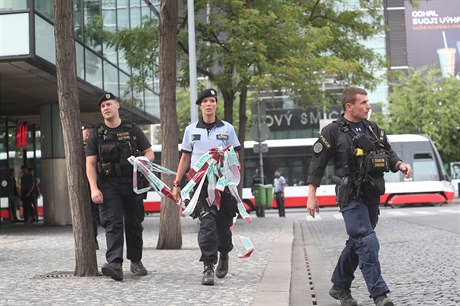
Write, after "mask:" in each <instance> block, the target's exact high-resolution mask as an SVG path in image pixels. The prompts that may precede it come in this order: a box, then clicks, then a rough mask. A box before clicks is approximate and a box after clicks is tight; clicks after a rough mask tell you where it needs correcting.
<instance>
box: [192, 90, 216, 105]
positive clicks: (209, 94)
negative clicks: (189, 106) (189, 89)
mask: <svg viewBox="0 0 460 306" xmlns="http://www.w3.org/2000/svg"><path fill="white" fill-rule="evenodd" d="M207 97H214V98H216V102H217V90H215V89H214V88H208V89H205V90H203V91H202V92H201V93H200V95H199V96H198V99H197V100H196V104H197V105H200V104H201V101H203V99H204V98H207Z"/></svg>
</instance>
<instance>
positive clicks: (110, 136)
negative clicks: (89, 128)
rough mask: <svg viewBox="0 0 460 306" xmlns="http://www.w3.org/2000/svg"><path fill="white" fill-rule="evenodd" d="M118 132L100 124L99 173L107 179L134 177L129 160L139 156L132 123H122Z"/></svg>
mask: <svg viewBox="0 0 460 306" xmlns="http://www.w3.org/2000/svg"><path fill="white" fill-rule="evenodd" d="M120 127H121V128H117V129H116V131H113V130H112V129H108V128H107V127H106V126H105V125H104V124H102V123H101V124H99V125H98V127H97V129H96V133H97V140H98V141H97V148H98V162H97V172H98V174H99V175H102V176H105V177H132V175H133V166H132V165H131V164H130V163H129V162H128V160H127V158H128V157H130V156H131V155H134V156H139V155H140V152H139V151H138V150H137V145H136V139H135V136H134V135H133V134H132V133H131V129H132V127H133V124H132V123H129V122H126V121H124V120H123V121H122V122H121V125H120Z"/></svg>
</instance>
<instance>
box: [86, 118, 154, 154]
mask: <svg viewBox="0 0 460 306" xmlns="http://www.w3.org/2000/svg"><path fill="white" fill-rule="evenodd" d="M124 124H125V123H123V122H122V124H120V125H119V126H118V127H116V128H114V129H111V128H108V127H106V126H104V127H105V129H106V130H107V133H105V134H107V135H108V134H115V135H117V137H118V140H119V141H129V140H130V138H131V137H132V138H133V139H132V140H131V141H132V142H134V143H135V144H136V149H137V150H139V151H140V152H142V151H145V150H147V149H148V148H150V147H151V144H150V142H149V140H148V139H147V137H146V136H145V134H144V132H142V130H141V129H140V128H139V127H138V126H137V125H135V124H132V126H131V128H130V130H129V131H126V128H125V126H124ZM99 137H100V136H99V135H98V129H94V131H93V133H91V134H90V135H89V138H88V141H87V142H86V146H85V155H86V156H93V155H98V153H99V152H98V142H99V139H98V138H99ZM128 137H129V138H128Z"/></svg>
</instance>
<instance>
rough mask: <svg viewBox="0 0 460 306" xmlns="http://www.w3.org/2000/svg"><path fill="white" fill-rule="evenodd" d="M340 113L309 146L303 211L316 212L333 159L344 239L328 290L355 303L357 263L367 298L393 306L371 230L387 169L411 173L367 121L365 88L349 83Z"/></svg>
mask: <svg viewBox="0 0 460 306" xmlns="http://www.w3.org/2000/svg"><path fill="white" fill-rule="evenodd" d="M342 106H343V109H344V114H343V115H342V118H340V119H339V120H337V121H335V122H333V123H331V124H329V125H327V126H326V127H325V128H324V129H323V130H322V131H321V135H320V136H319V139H318V140H317V142H316V143H315V144H314V146H313V158H312V160H311V163H310V168H309V170H308V200H307V209H308V212H309V213H310V215H311V216H312V217H315V212H319V206H318V200H317V197H316V189H317V187H318V186H319V185H320V181H321V178H322V177H323V175H324V171H325V168H326V165H327V163H328V161H329V160H330V159H331V158H332V159H333V161H334V174H335V176H334V177H333V181H334V182H335V183H336V184H337V185H336V195H337V204H338V205H339V206H340V211H341V213H342V216H343V220H344V222H345V227H346V230H347V234H348V240H347V242H346V245H345V248H344V249H343V251H342V253H341V255H340V257H339V260H338V262H337V266H336V268H335V270H334V273H333V275H332V279H331V281H332V283H333V286H332V288H331V290H330V291H329V294H330V295H331V296H332V297H333V298H334V299H336V300H339V301H340V302H341V305H358V303H357V301H356V300H355V299H354V298H353V297H352V296H351V291H350V287H351V283H352V281H353V279H354V272H355V270H356V268H357V267H358V265H359V267H360V269H361V272H362V274H363V277H364V280H365V281H366V285H367V288H368V291H369V294H370V296H371V297H372V298H373V299H374V303H375V304H376V305H378V306H391V305H393V302H392V301H391V299H390V298H389V297H388V296H387V293H388V292H389V291H390V290H389V289H388V287H387V285H386V283H385V281H384V280H383V278H382V275H381V272H380V263H379V260H378V252H379V241H378V239H377V236H376V233H375V231H374V229H375V226H376V225H377V221H378V215H379V202H380V201H379V200H380V195H381V194H383V193H384V192H385V181H384V180H383V174H384V172H385V171H389V170H391V171H392V172H397V171H398V170H399V171H401V172H402V173H404V174H405V175H406V176H407V177H410V176H411V175H412V169H411V166H410V165H409V164H405V163H403V162H402V161H401V159H400V158H399V157H398V155H397V154H396V153H395V152H394V151H393V150H392V149H391V146H390V144H389V143H388V140H387V137H386V135H385V132H384V131H383V130H381V129H379V128H378V126H377V125H376V124H375V123H374V122H371V121H368V120H366V119H367V118H368V115H369V111H370V109H371V106H370V104H369V100H368V98H367V92H366V91H365V90H363V89H361V88H356V87H350V88H347V89H345V91H344V92H343V94H342Z"/></svg>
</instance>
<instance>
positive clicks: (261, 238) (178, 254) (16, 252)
mask: <svg viewBox="0 0 460 306" xmlns="http://www.w3.org/2000/svg"><path fill="white" fill-rule="evenodd" d="M291 222H292V220H289V219H286V218H278V217H277V216H276V215H269V216H267V217H266V218H256V217H255V216H253V222H252V224H246V223H245V222H244V221H243V220H241V219H239V220H237V223H236V225H235V233H236V234H240V235H243V236H247V237H250V238H251V240H252V241H253V243H254V245H255V251H254V253H253V254H252V255H251V257H250V258H248V259H240V258H238V257H237V256H236V254H235V253H234V252H232V253H231V257H230V269H229V273H228V275H227V276H226V277H225V278H224V279H217V278H216V285H215V286H206V287H205V286H203V285H201V283H200V281H201V275H202V271H203V265H202V263H201V262H198V259H199V256H200V251H199V248H198V243H197V224H196V222H195V221H193V220H191V219H190V218H186V219H182V220H181V223H182V238H183V245H182V249H180V250H158V249H156V243H157V238H158V228H159V217H158V216H148V217H146V218H145V221H144V223H143V224H144V228H145V229H144V253H143V260H142V261H143V263H144V265H145V266H146V268H147V269H148V270H149V275H147V276H145V277H138V276H135V275H133V274H132V273H131V272H130V270H129V265H130V262H129V261H127V260H126V259H125V262H124V265H123V270H124V280H123V281H122V282H116V281H113V280H111V279H110V278H107V277H104V276H99V277H74V276H72V271H73V269H74V267H75V254H74V238H73V233H72V229H71V227H70V226H63V227H62V226H53V227H50V226H43V224H32V225H24V224H10V225H8V224H7V225H5V224H2V226H1V229H0V264H1V267H0V295H1V298H0V304H1V305H24V304H38V305H51V304H52V305H69V304H85V305H116V304H118V305H119V304H123V305H133V304H137V305H147V304H150V305H251V304H252V305H257V303H252V302H253V299H254V297H255V296H257V292H258V288H259V284H260V283H264V282H265V283H266V282H267V281H268V282H270V280H269V279H267V278H265V280H264V273H265V270H266V269H267V267H269V266H270V258H271V256H272V253H273V252H274V251H275V252H276V250H274V249H275V248H277V245H279V243H280V242H279V241H278V240H279V239H278V238H279V237H280V235H281V236H283V235H284V236H286V235H287V236H288V237H289V236H291V237H292V223H291ZM283 232H284V234H283ZM287 240H288V241H289V239H287ZM98 241H99V246H100V250H98V251H97V260H98V266H99V267H100V266H101V265H102V264H103V263H104V262H105V250H106V245H105V235H104V231H103V229H102V228H99V236H98ZM277 243H278V244H277ZM291 243H292V241H291ZM289 247H290V246H289V245H288V249H287V250H284V251H286V252H287V253H286V254H288V255H287V256H289V261H288V262H287V264H289V266H290V249H289ZM125 252H126V248H125ZM271 266H273V265H271ZM286 282H287V283H289V279H286ZM270 294H272V295H273V297H274V299H273V300H274V301H276V296H277V295H278V294H277V293H276V292H275V293H273V292H272V293H270V290H267V292H264V295H268V296H269V295H270ZM284 295H285V296H287V302H286V303H284V305H287V303H288V299H289V297H288V296H289V288H288V289H287V292H284ZM267 305H270V303H268V304H267ZM271 305H280V304H275V303H271Z"/></svg>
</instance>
